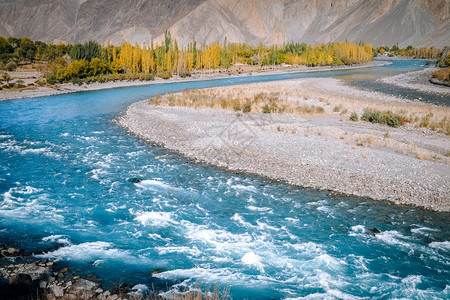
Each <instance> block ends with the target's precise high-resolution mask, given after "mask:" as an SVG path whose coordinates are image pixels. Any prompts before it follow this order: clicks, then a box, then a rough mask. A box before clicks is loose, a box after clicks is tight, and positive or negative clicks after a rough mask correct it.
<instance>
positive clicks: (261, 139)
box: [118, 79, 450, 212]
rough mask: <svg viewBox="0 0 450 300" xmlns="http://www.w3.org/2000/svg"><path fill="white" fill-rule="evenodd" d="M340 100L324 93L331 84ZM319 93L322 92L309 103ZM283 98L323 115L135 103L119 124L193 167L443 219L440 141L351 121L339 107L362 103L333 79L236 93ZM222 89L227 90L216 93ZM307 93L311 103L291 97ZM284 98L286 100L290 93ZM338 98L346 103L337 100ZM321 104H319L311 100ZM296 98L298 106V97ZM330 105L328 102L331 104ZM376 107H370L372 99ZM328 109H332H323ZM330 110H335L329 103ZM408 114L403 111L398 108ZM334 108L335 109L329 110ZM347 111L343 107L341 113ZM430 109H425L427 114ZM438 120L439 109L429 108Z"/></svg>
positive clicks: (445, 173)
mask: <svg viewBox="0 0 450 300" xmlns="http://www.w3.org/2000/svg"><path fill="white" fill-rule="evenodd" d="M328 81H332V83H333V84H334V85H335V86H338V87H339V92H338V93H336V91H334V92H333V91H332V90H327V88H329V87H330V86H333V84H329V82H328ZM320 85H324V86H323V89H319V90H324V91H325V93H322V94H320V93H319V94H314V89H317V86H320ZM276 88H279V90H283V91H287V92H286V94H285V95H283V97H285V98H288V99H290V100H291V101H306V102H305V103H314V104H316V105H319V106H321V107H323V109H324V111H325V113H324V114H322V115H319V116H306V117H301V116H298V115H294V114H275V113H274V114H264V113H242V112H233V111H226V110H222V109H203V108H202V109H200V108H193V107H173V106H172V107H163V106H152V105H148V103H147V101H141V102H138V103H134V104H132V105H131V106H129V107H128V109H127V111H126V113H125V114H124V115H123V116H122V117H121V118H120V119H119V120H118V123H119V124H120V125H121V126H123V127H124V128H126V129H127V130H128V131H129V132H130V133H132V134H134V135H136V136H137V137H139V138H142V139H144V140H147V141H149V142H152V143H155V144H157V145H161V146H163V147H166V148H168V149H171V150H175V151H177V152H179V153H181V154H182V155H184V156H186V157H188V158H191V159H193V160H195V161H198V162H203V163H207V164H211V165H213V166H217V167H221V168H226V169H229V170H233V171H238V172H244V173H250V174H256V175H260V176H264V177H267V178H270V179H274V180H280V181H284V182H287V183H289V184H293V185H298V186H301V187H307V188H314V189H322V190H330V191H334V192H339V193H343V194H348V195H354V196H361V197H369V198H372V199H375V200H387V201H390V202H393V203H396V204H409V205H415V206H420V207H424V208H427V209H432V210H436V211H444V212H448V211H450V203H449V201H448V195H449V194H450V186H449V184H448V182H450V168H449V166H448V165H449V163H450V161H449V159H448V157H447V155H448V153H450V139H449V137H448V136H447V135H445V134H442V133H437V132H434V131H431V130H427V129H417V128H414V127H412V126H409V127H407V126H402V127H400V128H391V127H387V126H383V125H378V124H370V123H367V122H351V121H349V120H348V116H347V115H346V114H343V112H342V111H341V112H339V111H338V112H335V111H336V107H339V106H337V105H338V104H339V105H343V104H345V103H350V104H349V106H347V107H348V108H349V112H350V111H351V110H350V109H354V110H355V111H358V109H359V110H362V108H363V107H364V105H365V104H364V103H361V102H353V100H351V99H350V96H348V95H352V94H355V95H356V96H358V97H357V98H358V101H362V100H361V98H359V96H360V95H365V94H367V93H369V92H361V93H360V92H358V90H355V89H354V88H350V87H346V86H341V85H339V84H338V83H337V82H336V80H333V79H327V80H323V79H303V80H292V81H282V82H275V83H258V84H250V85H245V86H241V87H239V86H238V87H233V88H232V89H233V91H235V92H236V93H237V94H239V93H240V92H239V91H240V90H242V91H250V90H255V92H260V91H264V89H267V90H276ZM221 89H222V90H223V89H224V88H221ZM299 89H300V90H302V91H306V92H307V93H309V95H308V97H309V98H308V97H306V98H308V99H305V98H301V99H300V97H298V95H297V96H295V95H296V91H298V90H299ZM289 91H290V92H289ZM336 94H340V95H341V96H342V95H344V96H345V95H347V96H345V97H344V96H342V97H338V98H339V99H338V98H336ZM319 95H322V96H323V97H324V98H325V99H318V98H320V97H318V96H319ZM370 96H371V97H372V98H373V99H372V98H371V97H367V99H368V100H367V103H375V104H376V105H378V106H381V107H383V106H386V105H389V104H392V103H393V102H395V105H399V103H400V104H401V105H402V107H403V108H402V109H408V108H409V109H411V110H412V109H413V108H412V107H414V109H422V107H424V106H423V105H419V106H418V107H419V108H417V107H416V106H411V107H410V106H408V105H413V104H409V103H407V102H405V101H401V100H399V99H396V98H393V99H390V100H386V98H385V97H384V96H383V95H378V94H376V93H372V94H371V95H370ZM295 97H298V98H295ZM333 97H335V98H336V99H335V98H333ZM378 98H382V99H383V100H380V101H377V100H374V99H378ZM327 101H330V103H327ZM333 101H337V102H333ZM405 105H406V106H405ZM333 107H334V108H333ZM345 107H346V106H345V105H344V106H342V107H341V108H339V110H342V109H343V108H345ZM428 109H431V108H429V107H425V111H427V110H428ZM435 109H436V111H435V112H436V113H439V112H440V111H441V110H443V111H444V114H448V112H447V110H446V109H443V108H435Z"/></svg>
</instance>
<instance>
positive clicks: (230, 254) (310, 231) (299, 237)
mask: <svg viewBox="0 0 450 300" xmlns="http://www.w3.org/2000/svg"><path fill="white" fill-rule="evenodd" d="M420 64H421V63H420V62H417V61H399V62H396V61H394V64H393V65H391V66H385V67H379V68H372V69H370V70H369V69H367V70H348V71H337V72H320V73H308V74H284V75H266V76H261V77H256V76H253V77H240V78H230V79H220V80H212V81H202V82H184V83H173V84H162V85H150V86H140V87H131V88H120V89H113V90H102V91H92V92H83V93H76V94H67V95H59V96H51V97H40V98H33V99H22V100H14V101H6V102H2V103H0V161H1V165H0V243H10V244H16V245H18V246H19V247H21V248H23V249H25V250H27V251H29V252H33V253H36V254H35V256H36V257H38V258H48V259H50V260H54V261H58V262H59V264H60V265H61V266H68V267H70V269H71V270H72V272H74V274H75V273H76V274H80V275H83V276H86V277H89V278H96V277H97V278H98V279H94V280H98V281H99V282H100V283H101V284H102V286H103V287H104V288H110V287H113V286H117V285H118V284H119V283H123V282H126V283H128V284H130V285H132V286H133V285H137V287H136V289H135V290H142V291H143V290H145V289H147V288H150V289H151V288H152V286H155V287H156V288H158V289H161V290H162V291H167V293H170V291H176V290H179V291H184V290H186V289H194V288H198V287H199V286H200V285H202V286H203V287H202V289H205V288H206V287H208V286H218V287H219V288H220V289H224V288H229V289H230V295H231V297H232V298H233V299H287V298H294V299H323V298H329V299H334V298H337V299H369V298H370V299H372V298H375V299H388V298H403V299H413V298H415V299H430V298H437V299H439V298H441V299H446V298H449V297H450V283H449V278H450V214H448V213H437V212H431V211H427V210H422V209H418V208H414V207H410V206H397V205H391V204H389V203H386V202H379V201H372V200H370V199H361V198H354V197H345V196H337V195H331V194H329V193H328V192H325V191H315V190H309V189H301V188H298V187H293V186H289V185H285V184H281V183H274V182H271V181H269V180H266V179H262V178H258V177H254V176H248V175H243V174H233V173H229V172H226V171H224V170H220V169H216V168H213V167H209V166H205V165H201V164H196V163H193V162H191V161H189V160H187V159H185V158H183V157H182V156H180V155H178V154H176V153H173V152H170V151H167V150H165V149H162V148H160V147H156V146H153V145H150V144H147V143H144V142H142V141H140V140H138V139H136V138H135V137H133V136H130V135H127V133H126V132H124V131H123V130H122V129H121V128H120V127H118V126H117V125H116V124H115V122H114V118H116V117H117V116H119V115H120V114H121V113H122V112H123V110H124V109H125V108H126V106H127V105H129V104H130V103H133V102H135V101H138V100H142V99H145V98H149V97H152V96H154V95H156V94H164V93H166V92H171V91H179V90H183V89H186V88H189V89H194V88H202V87H210V86H218V85H230V84H237V83H244V82H257V81H268V80H276V79H289V78H301V77H305V76H307V77H317V76H344V75H345V76H347V75H352V74H354V75H358V74H362V73H367V72H371V73H372V74H380V75H379V76H382V75H383V76H386V74H396V73H399V72H404V71H405V70H418V69H420V68H421V65H420ZM422 64H423V63H422ZM366 87H367V88H370V84H369V83H368V84H367V85H366ZM384 88H385V89H388V88H389V87H386V86H385V87H384ZM397 92H398V91H397ZM406 92H408V93H411V91H406ZM399 93H400V92H399ZM412 94H414V93H412ZM425 96H426V95H425ZM420 97H423V95H421V96H420ZM426 97H428V96H426ZM429 97H430V99H431V100H430V101H435V100H434V99H432V97H433V96H431V95H430V96H429ZM438 100H439V99H438ZM447 100H448V99H447ZM437 102H439V101H437ZM150 121H151V120H150ZM135 179H139V180H135ZM378 230H379V232H378ZM152 273H153V275H152ZM94 275H95V276H96V277H93V276H94Z"/></svg>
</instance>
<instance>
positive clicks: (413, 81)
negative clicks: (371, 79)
mask: <svg viewBox="0 0 450 300" xmlns="http://www.w3.org/2000/svg"><path fill="white" fill-rule="evenodd" d="M438 70H440V69H439V68H435V67H429V68H425V69H423V70H419V71H413V72H408V73H403V74H399V75H395V76H390V77H386V78H383V79H381V80H380V81H381V82H384V83H387V84H393V85H396V86H400V87H404V88H408V89H413V90H416V91H420V92H425V93H436V94H440V95H443V96H446V97H450V87H448V86H444V85H437V84H433V83H432V82H430V79H431V75H432V74H433V72H435V71H438Z"/></svg>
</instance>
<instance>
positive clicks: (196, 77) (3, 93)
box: [0, 61, 389, 101]
mask: <svg viewBox="0 0 450 300" xmlns="http://www.w3.org/2000/svg"><path fill="white" fill-rule="evenodd" d="M386 64H389V63H388V62H380V61H375V62H370V63H365V64H360V65H353V66H339V67H328V66H326V67H306V66H299V67H286V68H282V67H278V68H269V67H267V68H266V69H264V70H261V71H257V72H255V71H252V72H240V73H239V72H238V73H235V74H228V73H223V72H222V73H218V71H217V70H215V71H212V72H211V73H201V72H197V73H195V72H194V73H193V74H192V76H191V77H186V78H181V77H178V76H174V77H171V78H169V79H161V78H156V79H155V80H153V81H139V80H135V81H112V82H104V83H99V82H94V83H91V84H82V85H75V84H72V83H65V84H60V85H54V86H51V87H50V86H41V87H33V88H30V89H22V90H6V89H3V90H0V101H5V100H14V99H22V98H34V97H43V96H52V95H60V94H68V93H77V92H84V91H95V90H103V89H114V88H121V87H132V86H142V85H152V84H163V83H176V82H190V81H201V80H214V79H221V78H233V77H243V76H258V75H271V74H282V73H296V72H304V73H307V72H320V71H331V70H333V71H334V70H348V69H359V68H370V67H377V66H383V65H386ZM12 73H13V74H15V73H14V72H12ZM16 73H17V72H16ZM24 73H25V72H20V74H18V75H17V76H18V77H17V78H19V79H22V80H24V81H25V83H26V84H30V83H33V82H32V81H31V80H32V79H30V78H33V80H38V79H39V78H40V76H39V74H36V72H31V73H30V74H31V75H26V74H24ZM19 75H20V76H19ZM13 77H14V76H13ZM27 78H28V79H27ZM12 82H14V80H12Z"/></svg>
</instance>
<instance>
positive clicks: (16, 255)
mask: <svg viewBox="0 0 450 300" xmlns="http://www.w3.org/2000/svg"><path fill="white" fill-rule="evenodd" d="M0 249H1V255H0V299H5V300H7V299H48V300H56V299H68V300H74V299H98V300H117V299H124V298H126V299H140V298H142V296H143V294H142V292H141V291H140V290H138V289H133V287H131V286H129V285H127V284H121V285H120V286H117V287H116V288H113V289H111V290H106V291H105V290H103V289H102V288H101V287H100V284H99V283H97V282H95V281H92V280H88V279H85V278H81V277H80V276H77V275H74V274H72V272H71V270H70V269H69V268H67V267H61V266H59V265H58V263H55V262H52V261H49V260H48V259H46V260H38V259H36V258H35V257H33V256H32V255H31V254H30V253H26V252H25V251H23V250H21V249H19V248H18V247H17V246H14V245H6V244H0Z"/></svg>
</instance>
